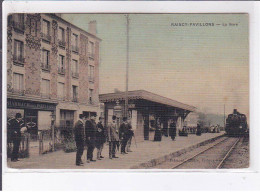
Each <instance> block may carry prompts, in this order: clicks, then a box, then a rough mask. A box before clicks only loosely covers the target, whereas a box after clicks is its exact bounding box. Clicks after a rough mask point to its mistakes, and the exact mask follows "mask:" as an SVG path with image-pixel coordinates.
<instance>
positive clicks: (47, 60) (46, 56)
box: [42, 50, 50, 71]
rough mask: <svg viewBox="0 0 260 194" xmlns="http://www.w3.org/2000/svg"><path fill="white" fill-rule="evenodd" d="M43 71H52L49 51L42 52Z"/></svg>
mask: <svg viewBox="0 0 260 194" xmlns="http://www.w3.org/2000/svg"><path fill="white" fill-rule="evenodd" d="M42 69H43V70H47V71H49V70H50V52H49V51H47V50H43V51H42Z"/></svg>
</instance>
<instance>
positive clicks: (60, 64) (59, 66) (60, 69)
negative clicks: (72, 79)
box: [58, 55, 65, 74]
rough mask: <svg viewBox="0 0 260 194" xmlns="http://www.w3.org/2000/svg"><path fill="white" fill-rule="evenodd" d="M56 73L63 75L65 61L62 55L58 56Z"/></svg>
mask: <svg viewBox="0 0 260 194" xmlns="http://www.w3.org/2000/svg"><path fill="white" fill-rule="evenodd" d="M58 73H60V74H65V61H64V56H62V55H59V64H58Z"/></svg>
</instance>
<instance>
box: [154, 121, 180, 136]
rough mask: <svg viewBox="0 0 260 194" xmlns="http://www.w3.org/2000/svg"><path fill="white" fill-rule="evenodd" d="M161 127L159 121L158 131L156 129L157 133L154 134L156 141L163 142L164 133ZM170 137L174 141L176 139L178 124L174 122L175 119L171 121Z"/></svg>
mask: <svg viewBox="0 0 260 194" xmlns="http://www.w3.org/2000/svg"><path fill="white" fill-rule="evenodd" d="M160 126H161V123H160V121H159V119H158V120H157V125H156V129H155V133H154V141H161V140H162V135H163V132H162V130H161V127H160ZM169 136H170V137H171V139H172V140H174V139H175V137H176V122H174V120H173V119H171V120H170V126H169Z"/></svg>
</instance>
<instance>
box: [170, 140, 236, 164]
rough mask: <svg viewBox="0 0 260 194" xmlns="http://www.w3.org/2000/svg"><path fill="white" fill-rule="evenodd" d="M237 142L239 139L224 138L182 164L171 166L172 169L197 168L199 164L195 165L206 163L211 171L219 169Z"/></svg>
mask: <svg viewBox="0 0 260 194" xmlns="http://www.w3.org/2000/svg"><path fill="white" fill-rule="evenodd" d="M239 140H240V139H239V138H225V139H223V140H222V141H220V142H218V143H216V144H213V145H211V146H210V147H208V148H206V149H204V150H202V151H200V152H199V153H196V154H194V155H193V156H191V157H189V158H187V159H186V160H184V161H183V162H181V163H179V164H177V165H175V166H173V167H172V169H178V168H181V169H183V168H189V167H195V168H197V167H196V166H201V164H199V165H198V164H196V163H203V164H204V163H207V162H208V163H209V164H210V166H209V167H211V168H212V169H213V168H216V169H219V168H221V166H222V165H223V162H224V161H225V160H226V159H227V158H228V156H229V155H230V153H231V152H232V150H233V149H234V147H235V146H236V144H237V143H238V142H239ZM189 163H190V164H189ZM216 164H217V165H216Z"/></svg>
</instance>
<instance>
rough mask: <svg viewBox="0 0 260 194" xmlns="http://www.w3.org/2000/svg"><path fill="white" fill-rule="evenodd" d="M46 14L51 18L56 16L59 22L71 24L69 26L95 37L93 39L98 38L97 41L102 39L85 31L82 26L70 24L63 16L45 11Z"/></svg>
mask: <svg viewBox="0 0 260 194" xmlns="http://www.w3.org/2000/svg"><path fill="white" fill-rule="evenodd" d="M46 15H48V16H50V17H53V18H56V19H58V20H60V21H61V22H63V23H65V24H66V25H69V26H71V27H73V28H76V29H77V30H79V31H81V32H82V33H85V34H87V35H88V36H91V37H93V38H95V39H97V40H99V41H102V39H101V38H99V37H97V36H96V35H94V34H91V33H90V32H87V31H86V30H83V29H82V28H80V27H78V26H76V25H74V24H72V23H71V22H68V21H67V20H65V19H64V18H62V17H60V16H58V15H57V14H52V13H47V14H46Z"/></svg>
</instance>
